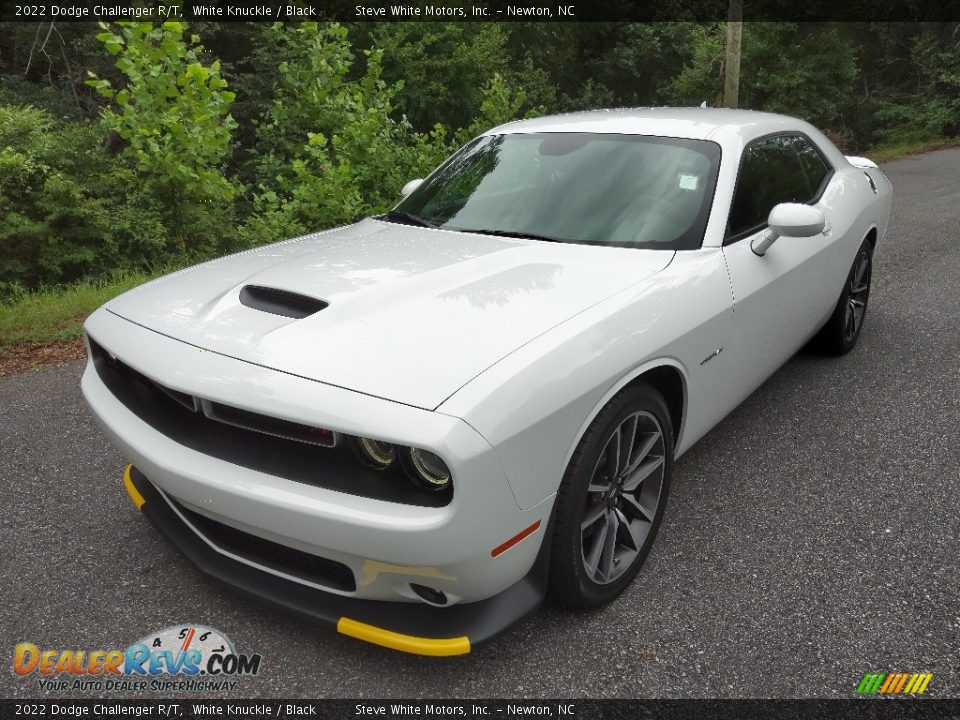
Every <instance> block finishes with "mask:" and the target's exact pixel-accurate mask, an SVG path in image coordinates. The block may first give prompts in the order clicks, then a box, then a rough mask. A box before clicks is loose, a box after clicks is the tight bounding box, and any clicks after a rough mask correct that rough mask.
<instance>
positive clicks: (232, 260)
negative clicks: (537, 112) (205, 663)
mask: <svg viewBox="0 0 960 720" xmlns="http://www.w3.org/2000/svg"><path fill="white" fill-rule="evenodd" d="M403 194H404V198H403V200H402V201H401V202H400V203H399V204H398V205H397V206H396V207H395V208H394V209H393V210H391V211H390V212H388V213H386V214H384V215H381V216H378V217H371V218H367V219H365V220H362V221H360V222H358V223H356V224H354V225H350V226H348V227H342V228H337V229H334V230H328V231H326V232H321V233H316V234H313V235H307V236H305V237H301V238H296V239H294V240H289V241H286V242H281V243H277V244H275V245H269V246H266V247H261V248H258V249H255V250H250V251H248V252H242V253H239V254H236V255H232V256H229V257H226V258H222V259H219V260H215V261H213V262H208V263H204V264H202V265H198V266H196V267H192V268H189V269H187V270H183V271H181V272H178V273H174V274H172V275H169V276H167V277H163V278H160V279H159V280H155V281H153V282H150V283H147V284H146V285H143V286H141V287H139V288H136V289H134V290H132V291H130V292H128V293H125V294H124V295H121V296H120V297H117V298H116V299H114V300H111V301H110V302H108V303H107V304H106V305H105V306H104V307H102V308H100V309H99V310H97V311H96V312H95V313H94V314H93V315H91V316H90V318H89V319H88V320H87V322H86V326H85V330H86V337H87V342H88V347H89V362H88V364H87V367H86V371H85V372H84V375H83V381H82V385H83V392H84V395H85V397H86V399H87V402H88V403H89V404H90V407H91V408H92V409H93V412H94V414H95V415H96V417H97V418H98V419H99V421H100V423H101V424H102V426H103V428H104V430H105V432H106V434H107V435H108V437H109V438H110V440H111V441H112V442H113V443H114V444H115V445H116V446H117V447H118V448H119V449H120V451H121V453H122V454H123V456H124V457H125V458H126V459H127V460H128V461H129V462H130V463H131V465H130V466H129V467H128V468H127V470H126V472H125V474H124V484H125V486H126V489H127V492H128V493H129V495H130V497H131V498H132V500H133V501H134V502H135V503H136V505H137V506H138V507H139V508H140V509H141V510H142V511H143V512H144V513H145V514H146V515H147V516H148V517H149V518H150V519H151V520H152V521H153V522H154V523H155V524H156V525H157V526H158V527H159V529H160V530H161V531H162V532H163V533H164V534H165V535H166V536H167V537H168V538H169V539H170V541H171V542H173V543H174V544H175V545H176V546H177V547H178V548H179V549H180V550H181V551H182V552H183V554H185V555H186V556H187V557H188V558H189V559H190V560H192V561H193V562H195V563H196V564H197V565H198V566H200V567H201V568H202V569H203V570H204V571H206V572H208V573H210V574H211V575H213V576H216V577H218V578H220V579H222V580H224V581H226V582H228V583H231V584H233V585H235V586H238V587H240V588H243V589H244V590H247V591H250V592H252V593H254V594H256V595H259V596H261V597H263V598H265V599H267V600H269V601H272V602H274V603H277V604H279V605H281V606H284V607H286V608H289V609H291V610H293V611H295V612H299V613H301V614H305V615H307V616H310V617H312V618H316V619H319V620H322V621H327V622H330V623H332V624H334V625H335V626H336V627H337V629H338V630H339V631H340V632H341V633H344V634H346V635H350V636H353V637H356V638H360V639H363V640H367V641H370V642H373V643H377V644H380V645H384V646H387V647H391V648H394V649H397V650H403V651H407V652H414V653H421V654H431V655H456V654H460V653H465V652H468V651H469V650H470V648H471V646H473V645H475V644H476V643H479V642H483V641H486V640H489V639H490V638H492V637H494V636H495V635H497V634H498V633H500V632H502V631H503V630H505V629H506V628H508V627H509V626H510V625H511V624H513V623H514V622H516V621H518V620H520V619H521V618H523V617H525V616H527V615H528V614H530V613H532V612H534V611H535V610H536V609H537V608H538V607H539V605H540V604H541V603H542V601H543V599H544V597H545V596H548V595H549V596H550V597H552V598H553V599H554V600H556V601H557V602H559V603H562V604H566V605H570V606H576V607H596V606H599V605H602V604H604V603H607V602H610V601H611V600H612V599H613V598H615V597H616V596H617V595H618V594H619V593H620V592H621V591H623V589H624V588H625V587H626V586H627V585H629V584H630V582H631V581H632V580H633V579H634V577H635V576H636V575H637V571H638V570H639V569H640V567H641V565H642V564H643V561H644V559H645V557H646V556H647V554H648V553H649V552H650V547H651V545H652V543H653V541H654V538H655V536H656V534H657V529H658V527H659V525H660V523H661V521H662V519H663V515H664V509H665V506H666V502H667V497H668V494H669V491H670V481H671V476H672V470H673V463H674V460H675V459H676V458H677V457H679V456H680V455H681V454H682V453H683V452H684V451H685V450H687V449H688V448H689V447H690V446H691V445H692V444H693V443H694V442H696V441H697V439H698V438H700V437H701V436H703V435H704V433H706V432H707V431H708V430H709V429H710V428H712V427H713V426H714V425H715V424H716V423H717V422H719V421H720V420H721V418H723V417H724V416H725V415H726V414H727V413H729V412H730V411H731V410H732V409H733V408H734V407H736V406H737V404H738V403H740V402H741V401H742V400H743V399H744V398H746V397H747V396H748V395H749V394H750V393H751V392H752V391H753V390H754V389H755V388H756V387H757V386H758V385H759V384H760V383H762V382H763V381H764V380H765V379H766V378H767V377H769V376H770V375H771V373H773V372H774V371H775V370H776V369H777V368H778V367H779V366H780V365H781V364H782V363H783V362H785V361H786V360H787V359H788V358H789V357H790V356H791V355H792V354H793V353H795V352H796V351H797V350H798V349H799V348H800V347H801V346H803V345H804V344H805V343H807V342H808V341H811V340H814V341H815V342H817V343H818V344H819V345H820V346H821V347H822V348H824V349H826V350H827V351H830V352H834V353H844V352H847V351H848V350H850V349H851V348H852V347H853V346H854V344H855V343H856V342H857V338H858V336H859V334H860V332H861V328H862V327H863V320H864V315H865V313H866V308H867V300H868V298H869V293H870V276H871V267H872V257H873V252H874V249H875V247H876V245H877V243H878V242H879V241H880V240H881V239H882V238H883V235H884V232H885V230H886V226H887V220H888V217H889V212H890V200H891V188H890V184H889V182H888V181H887V179H886V177H885V176H884V175H883V173H882V172H881V171H880V170H879V169H878V168H877V166H876V165H875V164H873V163H872V162H870V161H869V160H866V159H864V158H856V157H845V156H844V155H843V154H841V152H840V151H839V150H837V148H836V147H835V146H834V145H833V144H831V142H830V141H829V140H828V139H827V138H826V137H825V136H824V135H823V134H822V133H820V132H818V131H817V130H816V129H815V128H814V127H812V126H811V125H809V124H807V123H805V122H803V121H801V120H796V119H794V118H790V117H784V116H780V115H771V114H765V113H757V112H749V111H734V110H713V109H670V108H661V109H653V110H646V109H641V110H616V111H599V112H589V113H580V114H571V115H563V116H555V117H545V118H540V119H536V120H522V121H519V122H514V123H510V124H507V125H504V126H502V127H498V128H495V129H493V130H491V131H489V132H488V133H486V134H484V135H482V136H481V137H479V138H477V139H475V140H473V141H472V142H470V143H469V144H468V145H466V146H465V147H463V148H462V149H461V150H459V151H458V152H457V153H455V154H454V155H453V156H451V157H450V158H449V159H448V160H447V161H445V162H444V163H443V164H442V165H441V166H440V167H439V168H437V170H435V171H434V172H433V173H432V174H431V175H430V176H429V177H428V178H427V179H426V180H423V181H411V182H410V183H408V184H407V186H405V187H404V188H403Z"/></svg>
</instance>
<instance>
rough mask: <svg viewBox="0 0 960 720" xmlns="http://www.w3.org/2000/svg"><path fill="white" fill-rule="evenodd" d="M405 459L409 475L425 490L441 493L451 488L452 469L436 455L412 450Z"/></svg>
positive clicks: (415, 449) (418, 449)
mask: <svg viewBox="0 0 960 720" xmlns="http://www.w3.org/2000/svg"><path fill="white" fill-rule="evenodd" d="M405 458H406V460H407V462H406V463H404V464H405V465H406V466H407V473H408V474H409V475H410V477H411V478H412V479H413V481H414V482H415V483H416V484H417V485H419V486H420V487H422V488H423V489H425V490H432V491H439V490H446V489H447V488H448V487H450V468H448V467H447V464H446V463H445V462H444V461H443V460H441V459H440V458H439V457H438V456H437V455H435V454H434V453H432V452H430V451H429V450H421V449H420V448H410V451H409V452H408V453H407V454H406V455H405Z"/></svg>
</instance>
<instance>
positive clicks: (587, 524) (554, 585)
mask: <svg viewBox="0 0 960 720" xmlns="http://www.w3.org/2000/svg"><path fill="white" fill-rule="evenodd" d="M672 428H673V426H672V425H671V422H670V412H669V410H668V409H667V405H666V403H665V402H664V400H663V397H662V396H661V395H660V393H658V392H657V391H656V390H654V389H653V388H652V387H650V386H648V385H635V386H633V387H629V388H627V389H625V390H623V391H621V392H620V393H619V394H617V395H616V396H615V397H614V398H613V399H612V400H611V401H610V402H609V403H608V404H607V406H606V407H605V408H604V409H603V410H602V411H601V412H600V414H599V415H598V416H597V418H596V419H595V420H594V421H593V423H592V424H591V425H590V427H589V428H588V430H587V432H586V433H584V436H583V438H582V439H581V441H580V444H579V445H578V446H577V450H576V452H575V453H574V455H573V458H572V459H571V461H570V465H569V467H568V468H567V471H566V473H565V475H564V478H563V481H562V482H561V484H560V489H559V490H558V492H557V502H556V518H555V521H554V531H553V545H552V551H551V556H550V594H551V597H552V598H553V599H554V600H556V601H557V602H559V603H561V604H563V605H568V606H572V607H597V606H599V605H603V604H605V603H608V602H610V601H611V600H613V599H614V598H615V597H616V596H617V595H619V594H620V593H621V592H622V591H623V590H624V588H626V587H627V585H629V584H630V582H631V581H632V580H633V578H634V577H635V576H636V574H637V572H638V571H639V570H640V567H641V566H642V565H643V561H644V560H645V559H646V557H647V555H648V554H649V552H650V548H651V546H652V545H653V541H654V538H655V537H656V534H657V530H658V529H659V527H660V522H661V519H662V517H663V511H664V508H665V506H666V501H667V495H668V492H669V489H670V479H671V476H672V472H673V429H672Z"/></svg>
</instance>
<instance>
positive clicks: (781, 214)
mask: <svg viewBox="0 0 960 720" xmlns="http://www.w3.org/2000/svg"><path fill="white" fill-rule="evenodd" d="M826 226H827V219H826V218H825V217H824V216H823V213H822V212H820V211H819V210H818V209H817V208H815V207H813V206H812V205H802V204H800V203H780V204H779V205H777V206H775V207H774V208H773V210H771V211H770V215H769V216H768V218H767V229H766V230H764V231H763V233H762V234H761V235H760V237H758V238H756V239H755V240H754V241H753V242H752V243H750V248H751V249H752V250H753V252H754V253H756V254H757V255H763V254H764V253H766V252H767V250H769V249H770V246H771V245H773V243H775V242H776V241H777V238H779V237H780V236H781V235H782V236H784V237H813V236H814V235H819V234H820V233H822V232H823V229H824V228H825V227H826Z"/></svg>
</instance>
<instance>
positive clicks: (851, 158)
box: [846, 155, 877, 169]
mask: <svg viewBox="0 0 960 720" xmlns="http://www.w3.org/2000/svg"><path fill="white" fill-rule="evenodd" d="M846 158H847V162H848V163H850V164H851V165H853V166H854V167H857V168H861V169H865V168H875V167H877V164H876V163H875V162H874V161H873V160H871V159H870V158H865V157H858V156H856V155H847V156H846Z"/></svg>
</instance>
